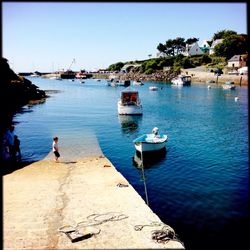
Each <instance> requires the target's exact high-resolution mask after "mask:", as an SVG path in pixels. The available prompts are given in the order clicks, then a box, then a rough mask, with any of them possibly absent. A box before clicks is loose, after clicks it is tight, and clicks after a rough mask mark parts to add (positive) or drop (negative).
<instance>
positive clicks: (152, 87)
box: [149, 86, 158, 91]
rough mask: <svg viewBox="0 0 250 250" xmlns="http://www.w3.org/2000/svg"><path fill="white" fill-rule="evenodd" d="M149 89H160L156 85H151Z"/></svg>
mask: <svg viewBox="0 0 250 250" xmlns="http://www.w3.org/2000/svg"><path fill="white" fill-rule="evenodd" d="M149 90H152V91H156V90H158V87H156V86H150V87H149Z"/></svg>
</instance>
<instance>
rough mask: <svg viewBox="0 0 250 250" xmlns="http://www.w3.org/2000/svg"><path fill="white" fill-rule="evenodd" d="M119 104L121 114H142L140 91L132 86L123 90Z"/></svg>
mask: <svg viewBox="0 0 250 250" xmlns="http://www.w3.org/2000/svg"><path fill="white" fill-rule="evenodd" d="M117 106H118V114H119V115H142V105H141V101H140V99H139V92H138V91H137V90H134V89H132V88H130V87H127V88H126V89H124V90H123V91H121V96H120V100H118V102H117Z"/></svg>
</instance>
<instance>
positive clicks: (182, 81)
mask: <svg viewBox="0 0 250 250" xmlns="http://www.w3.org/2000/svg"><path fill="white" fill-rule="evenodd" d="M171 82H172V84H173V85H178V86H190V85H191V76H185V75H179V76H178V77H175V78H173V79H172V80H171Z"/></svg>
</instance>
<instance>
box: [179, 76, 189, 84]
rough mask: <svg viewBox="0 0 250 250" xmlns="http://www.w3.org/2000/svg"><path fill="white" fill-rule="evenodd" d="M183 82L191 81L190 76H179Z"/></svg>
mask: <svg viewBox="0 0 250 250" xmlns="http://www.w3.org/2000/svg"><path fill="white" fill-rule="evenodd" d="M181 79H182V81H183V82H190V83H191V76H181Z"/></svg>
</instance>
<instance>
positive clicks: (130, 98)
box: [121, 91, 138, 105]
mask: <svg viewBox="0 0 250 250" xmlns="http://www.w3.org/2000/svg"><path fill="white" fill-rule="evenodd" d="M121 102H122V104H126V105H135V104H137V103H138V91H122V92H121Z"/></svg>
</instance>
